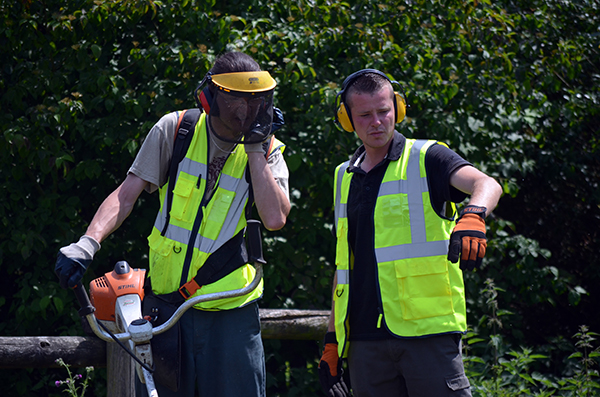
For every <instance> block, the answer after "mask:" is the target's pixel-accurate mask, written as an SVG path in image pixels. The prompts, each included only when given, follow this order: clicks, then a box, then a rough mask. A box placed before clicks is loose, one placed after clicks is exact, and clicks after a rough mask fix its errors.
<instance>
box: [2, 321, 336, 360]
mask: <svg viewBox="0 0 600 397" xmlns="http://www.w3.org/2000/svg"><path fill="white" fill-rule="evenodd" d="M328 318H329V311H324V310H286V309H260V319H261V331H262V337H263V339H295V340H321V339H322V338H323V336H324V335H325V332H326V330H327V321H328ZM109 344H110V345H115V344H114V343H109ZM110 349H111V346H109V348H108V349H107V343H106V342H104V341H102V340H100V339H98V338H96V337H91V336H89V337H84V336H29V337H22V336H21V337H10V336H5V337H1V336H0V368H51V367H57V366H58V365H57V364H56V362H55V360H56V359H57V358H62V359H63V360H64V361H65V362H66V363H68V364H70V365H72V366H74V367H87V366H94V367H106V366H107V362H110V361H108V359H107V356H108V355H110V354H112V353H111V352H110Z"/></svg>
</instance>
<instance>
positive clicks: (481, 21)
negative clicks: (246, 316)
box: [0, 0, 600, 396]
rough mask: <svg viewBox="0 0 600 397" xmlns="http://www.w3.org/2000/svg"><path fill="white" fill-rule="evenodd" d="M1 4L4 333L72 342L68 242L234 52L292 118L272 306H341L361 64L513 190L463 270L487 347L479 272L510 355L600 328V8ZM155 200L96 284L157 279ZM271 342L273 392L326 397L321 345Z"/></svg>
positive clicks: (413, 117) (120, 237) (113, 240)
mask: <svg viewBox="0 0 600 397" xmlns="http://www.w3.org/2000/svg"><path fill="white" fill-rule="evenodd" d="M0 4H1V5H0V11H1V13H0V20H1V22H0V52H1V53H2V54H3V58H4V61H3V63H2V67H1V69H0V106H1V107H2V110H3V111H2V112H1V113H0V128H1V131H2V139H0V151H1V153H2V156H1V157H0V175H1V176H2V177H1V178H0V183H1V190H0V191H1V192H2V193H1V194H3V196H2V200H0V222H1V224H2V226H3V227H2V229H1V230H0V261H1V264H2V266H1V267H0V291H1V292H0V314H1V316H2V317H1V318H2V322H0V333H1V334H3V335H76V334H81V332H82V331H81V327H80V325H79V319H78V318H77V314H76V310H75V302H74V299H73V296H72V294H71V293H70V292H69V291H64V290H62V289H60V288H59V286H58V283H57V282H56V277H55V276H54V274H53V268H54V261H55V257H56V253H57V251H58V249H59V248H60V247H61V246H63V245H66V244H68V243H71V242H72V241H74V240H76V239H77V238H78V237H79V236H80V235H81V234H82V233H83V232H84V231H85V228H86V225H87V223H88V222H89V221H90V220H91V218H92V216H93V214H94V212H95V210H96V208H97V207H98V206H99V204H100V203H101V202H102V200H103V199H104V198H105V197H106V195H108V194H109V193H110V192H111V191H112V190H113V189H114V188H115V187H116V186H117V185H118V184H119V183H120V182H121V181H122V180H123V179H124V177H125V175H126V172H127V169H128V168H129V166H130V164H131V162H132V160H133V157H134V155H135V153H136V152H137V149H138V148H139V146H140V144H141V142H142V141H143V138H144V136H145V134H146V133H147V131H148V130H149V128H150V127H151V126H152V125H153V123H154V122H156V121H157V120H158V119H159V118H160V116H162V115H163V114H165V113H166V112H168V111H171V110H178V109H183V108H188V107H192V106H194V102H193V99H192V96H191V92H192V90H193V89H194V88H195V87H196V85H197V84H198V83H199V81H200V80H201V79H202V77H203V76H204V74H205V73H206V71H207V70H208V68H209V67H210V65H211V64H212V62H213V61H214V59H215V57H216V56H218V55H219V54H221V53H223V52H224V51H227V50H239V51H244V52H247V53H249V54H251V55H252V56H254V57H255V58H256V59H257V60H258V61H259V63H260V64H261V65H262V66H263V68H264V69H266V70H269V71H270V72H271V74H272V75H273V76H274V78H275V79H276V80H277V82H278V87H277V90H276V105H277V106H278V107H279V108H281V109H282V110H283V111H284V114H285V119H286V126H285V128H284V129H282V130H281V133H278V137H279V138H280V139H282V140H283V141H285V142H286V143H287V145H288V148H287V150H286V152H285V154H286V159H287V162H288V166H289V168H290V171H291V178H290V185H291V190H292V191H291V193H292V201H293V203H292V211H291V214H290V217H289V221H288V224H287V225H286V227H285V228H284V229H283V230H282V231H280V232H276V233H271V232H264V237H265V244H264V246H265V249H266V253H265V257H266V259H267V261H268V263H269V264H268V266H267V268H266V291H265V296H264V299H263V300H262V302H261V305H262V306H263V307H286V308H301V309H323V308H329V302H330V283H331V277H332V275H333V268H334V257H333V255H334V254H333V252H334V249H333V248H334V241H333V240H334V239H333V236H332V234H331V229H332V222H333V216H332V205H331V203H332V174H333V171H334V168H335V166H336V165H337V164H338V163H340V162H342V161H344V160H346V159H347V158H348V156H349V155H350V154H351V153H352V152H353V151H354V150H355V149H356V147H357V146H358V143H357V140H356V138H355V136H354V135H353V134H348V133H345V132H340V131H339V130H338V129H337V128H336V127H335V126H334V124H333V121H332V116H333V105H334V98H335V95H336V93H337V91H338V90H339V88H340V84H341V82H342V81H343V79H344V78H345V77H346V76H347V75H348V74H350V73H352V72H354V71H356V70H358V69H362V68H367V67H370V68H377V69H380V70H383V71H385V72H386V73H388V74H389V75H390V76H391V77H393V78H394V79H396V80H398V81H399V82H401V83H402V84H403V86H404V88H405V90H406V93H407V97H408V102H409V104H410V108H409V109H408V116H407V120H406V121H405V122H403V123H402V124H401V125H400V126H399V127H398V128H399V129H400V131H401V132H403V133H404V134H405V135H407V136H409V137H416V138H423V137H428V138H436V139H439V140H442V141H444V142H446V143H448V144H449V145H450V147H452V148H453V149H455V150H457V151H458V152H459V153H460V154H461V155H463V156H464V157H465V158H467V159H468V160H469V161H471V162H472V163H473V164H474V165H475V166H477V167H478V168H480V169H481V170H483V171H484V172H486V173H488V174H489V175H492V176H494V177H495V178H497V179H498V180H499V181H500V182H501V184H502V185H503V187H504V192H505V196H504V197H503V199H502V200H501V204H500V206H499V208H498V209H497V211H496V213H495V216H494V217H492V218H491V219H490V221H489V227H490V233H489V237H490V242H489V253H488V255H487V259H486V261H485V267H484V269H482V271H480V272H477V273H474V274H468V275H467V277H466V279H467V289H468V298H469V305H468V308H469V322H470V324H471V326H472V328H473V330H474V331H476V332H477V333H478V334H480V335H483V336H489V335H492V334H494V331H493V330H492V329H490V328H489V326H488V325H487V323H486V322H485V321H481V322H480V321H479V320H480V319H483V318H485V316H487V314H486V313H488V307H487V304H486V299H484V298H483V295H482V293H481V290H482V288H484V281H485V280H486V279H488V278H490V279H493V280H494V282H495V285H496V286H497V287H498V288H500V289H501V290H504V291H505V292H504V293H502V294H500V295H499V297H498V304H499V306H500V307H502V308H503V309H505V310H507V311H510V312H512V313H513V314H512V315H511V316H509V317H508V318H507V319H506V320H505V325H506V326H505V328H504V330H503V334H504V337H505V338H506V340H507V343H511V344H513V345H519V344H524V343H526V344H531V345H535V346H544V345H546V344H547V343H549V342H550V341H551V340H552V338H556V337H560V336H564V337H567V338H568V337H570V336H572V335H573V334H575V333H576V332H577V330H578V329H579V328H578V327H579V325H581V324H587V325H589V326H590V327H591V329H592V330H600V319H599V318H598V316H595V315H591V313H593V312H594V311H595V310H596V309H595V308H596V307H597V305H598V304H599V303H600V297H599V295H598V291H597V289H596V288H595V285H596V284H597V283H598V281H600V270H599V269H600V267H598V266H594V265H597V264H598V260H597V259H596V256H597V255H596V251H597V248H596V247H597V246H598V244H599V243H600V236H599V234H598V230H599V229H598V227H597V225H598V221H599V220H600V189H599V188H598V181H599V180H600V160H599V159H600V149H599V145H600V134H599V126H600V115H599V112H600V110H599V109H600V106H599V105H600V92H599V91H600V88H599V87H600V56H599V51H600V47H599V43H600V31H599V30H598V26H600V18H599V17H598V15H600V12H598V11H599V10H598V8H599V5H598V3H597V1H593V0H589V1H574V2H563V1H559V0H546V1H527V2H524V1H508V0H502V1H500V2H491V1H489V0H483V1H477V0H473V1H448V2H438V1H426V0H415V1H411V2H391V3H390V2H387V3H385V4H384V3H380V2H375V1H354V2H329V1H322V0H317V1H307V0H298V1H289V0H279V1H269V2H263V1H248V0H244V1H242V0H239V1H235V0H232V1H226V2H219V4H217V2H215V1H150V0H145V1H132V0H129V1H117V0H111V1H106V0H97V1H88V0H79V1H74V0H71V1H56V0H47V1H44V2H37V1H30V0H21V1H18V2H15V1H8V0H2V1H1V3H0ZM157 201H158V200H157V198H156V197H152V196H150V195H147V194H145V193H144V194H143V195H142V196H141V198H140V200H139V202H138V205H137V206H136V208H135V209H134V213H133V216H131V217H130V219H128V220H127V221H126V223H125V224H124V225H123V226H122V227H121V228H120V229H119V230H118V232H116V233H115V234H114V235H113V236H112V237H110V238H109V239H107V240H106V241H105V242H104V243H103V247H102V250H101V251H100V252H99V253H98V255H97V257H96V259H95V265H94V268H93V269H92V270H91V271H88V273H87V274H86V280H88V281H89V280H91V279H93V278H95V277H98V276H100V275H101V274H103V273H104V272H106V271H109V270H110V269H111V268H112V266H113V264H114V263H115V262H117V261H118V260H122V259H125V260H127V261H129V263H130V264H132V265H133V266H135V267H147V251H146V240H145V237H146V236H147V235H148V234H149V231H150V228H151V225H152V222H153V220H154V216H155V213H156V210H157V207H158V203H157ZM506 322H507V323H506ZM540 324H541V325H540ZM266 351H267V359H268V361H267V366H268V370H269V378H268V381H269V395H290V396H292V395H310V394H314V393H316V390H318V382H317V376H316V369H315V366H316V360H317V359H318V356H319V344H318V343H316V342H288V341H269V342H268V343H266ZM548 366H549V370H550V371H554V372H557V373H558V372H560V371H561V369H560V365H559V364H552V363H550V364H548ZM97 372H98V371H97ZM57 376H60V371H58V372H57V371H55V370H47V371H40V370H36V371H6V370H5V371H2V372H0V377H2V378H5V379H6V380H7V381H6V382H5V384H7V385H9V386H8V388H7V390H8V391H7V393H9V394H10V395H40V396H41V395H44V396H48V395H51V393H56V395H58V394H59V393H57V391H56V389H55V388H54V389H52V387H53V386H52V385H53V381H52V380H53V379H57ZM99 377H100V378H101V375H99ZM9 380H10V381H9ZM32 390H34V391H32ZM36 393H37V394H36Z"/></svg>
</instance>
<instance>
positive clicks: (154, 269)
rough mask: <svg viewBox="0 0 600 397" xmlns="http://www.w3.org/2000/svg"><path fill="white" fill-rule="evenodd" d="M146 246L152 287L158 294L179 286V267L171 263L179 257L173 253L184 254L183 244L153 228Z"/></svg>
mask: <svg viewBox="0 0 600 397" xmlns="http://www.w3.org/2000/svg"><path fill="white" fill-rule="evenodd" d="M148 246H149V248H150V255H149V262H150V272H149V275H150V276H151V277H152V289H153V290H154V291H155V292H156V293H158V294H165V293H169V292H172V291H174V290H176V289H177V288H179V281H180V277H181V268H180V267H177V266H173V263H174V261H175V260H176V258H179V257H177V256H175V255H178V254H179V255H183V254H184V250H183V249H182V247H183V245H182V244H181V243H178V242H176V241H173V240H169V239H167V238H165V237H162V236H161V235H160V232H159V231H158V230H157V229H154V230H153V231H152V233H151V234H150V236H148Z"/></svg>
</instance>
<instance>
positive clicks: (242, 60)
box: [210, 51, 260, 75]
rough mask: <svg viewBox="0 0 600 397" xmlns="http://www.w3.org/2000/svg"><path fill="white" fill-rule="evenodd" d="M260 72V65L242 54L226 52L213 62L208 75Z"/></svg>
mask: <svg viewBox="0 0 600 397" xmlns="http://www.w3.org/2000/svg"><path fill="white" fill-rule="evenodd" d="M237 72H260V65H259V64H258V63H257V62H256V61H255V60H254V59H253V58H252V57H251V56H250V55H247V54H245V53H243V52H235V51H232V52H226V53H224V54H223V55H221V56H220V57H219V58H217V60H216V61H215V63H214V65H213V67H212V68H211V69H210V73H211V74H213V75H215V74H223V73H237Z"/></svg>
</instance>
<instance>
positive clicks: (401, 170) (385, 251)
mask: <svg viewBox="0 0 600 397" xmlns="http://www.w3.org/2000/svg"><path fill="white" fill-rule="evenodd" d="M433 143H435V141H423V140H412V139H407V140H406V143H405V148H404V151H403V153H402V156H401V158H400V159H398V160H397V161H391V162H390V163H389V164H388V166H387V169H386V173H385V175H384V178H383V181H382V183H381V186H380V189H379V192H378V196H377V202H376V205H375V215H374V226H375V256H376V260H377V266H378V271H377V274H378V287H379V294H380V296H381V300H382V304H383V318H384V319H385V320H386V321H385V324H386V327H387V328H388V329H389V330H390V332H391V333H392V334H395V335H397V336H403V337H417V336H424V335H432V334H438V333H445V332H462V331H464V330H466V308H465V302H464V284H463V280H462V272H460V269H458V265H456V266H454V265H452V264H450V262H448V261H447V259H446V255H447V250H448V238H449V236H450V233H451V230H452V227H453V222H452V221H448V220H444V219H442V218H440V217H439V216H438V215H437V214H436V213H435V211H434V210H433V208H432V207H431V203H430V200H429V191H428V185H427V175H426V170H425V162H424V159H425V153H426V152H427V149H428V148H429V147H430V146H431V145H432V144H433ZM348 165H349V163H344V164H342V165H340V166H338V168H337V170H336V184H335V186H334V189H335V191H334V203H335V206H336V208H335V216H336V227H337V228H338V229H337V248H336V266H337V270H336V276H337V284H338V285H337V287H336V293H335V295H334V305H335V325H336V336H337V340H338V349H339V354H340V356H341V357H345V356H346V355H347V352H348V343H347V336H348V313H347V308H348V302H349V293H350V288H349V287H350V285H349V283H350V277H351V273H350V270H351V269H352V267H353V266H354V264H353V263H352V254H351V252H349V251H350V249H349V247H348V243H347V238H348V235H347V227H348V226H347V222H348V220H347V210H346V203H347V200H348V194H349V189H350V181H351V179H352V174H348V173H347V172H345V170H346V169H347V167H348ZM421 279H422V280H423V281H420V280H421ZM429 281H431V282H432V284H431V291H432V292H431V296H429V294H430V290H429V289H428V286H429V284H427V285H424V283H428V282H429ZM438 303H439V304H440V307H441V309H438V308H437V304H438ZM374 310H375V308H374Z"/></svg>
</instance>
